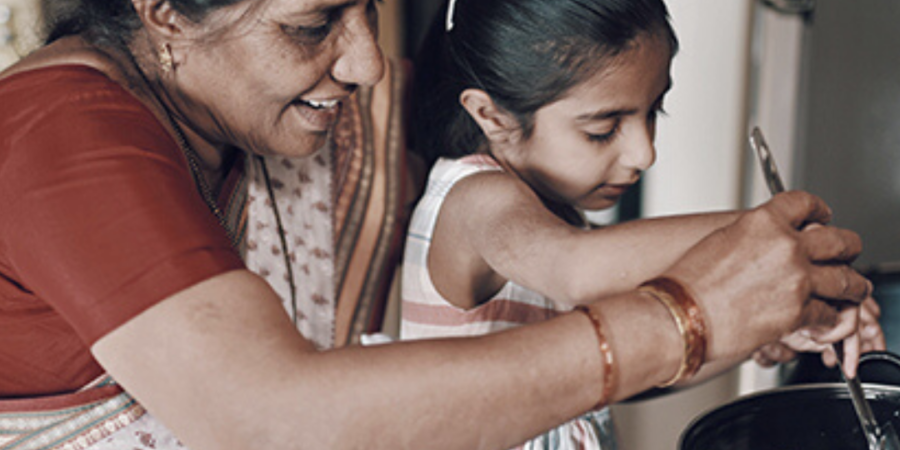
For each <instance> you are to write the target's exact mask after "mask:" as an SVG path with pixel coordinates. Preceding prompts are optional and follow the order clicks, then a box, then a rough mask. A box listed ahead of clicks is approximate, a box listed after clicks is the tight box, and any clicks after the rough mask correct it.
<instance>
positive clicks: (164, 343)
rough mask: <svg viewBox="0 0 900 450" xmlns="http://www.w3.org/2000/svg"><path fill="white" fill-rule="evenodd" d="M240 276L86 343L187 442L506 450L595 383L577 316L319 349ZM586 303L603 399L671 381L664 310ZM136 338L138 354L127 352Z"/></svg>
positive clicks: (675, 357) (627, 302)
mask: <svg viewBox="0 0 900 450" xmlns="http://www.w3.org/2000/svg"><path fill="white" fill-rule="evenodd" d="M247 277H250V275H247V274H242V273H237V274H231V275H224V276H221V277H219V279H214V280H211V281H208V282H206V283H203V284H201V285H199V286H197V287H194V288H191V289H189V290H188V292H187V294H188V297H183V298H171V299H169V300H166V301H165V302H164V303H163V304H160V305H158V306H157V307H154V308H153V309H151V310H149V311H147V312H145V313H144V314H142V315H141V316H139V317H138V318H136V319H134V320H132V321H131V322H129V323H128V324H126V325H124V326H123V327H121V328H120V329H118V330H116V331H114V332H113V333H112V334H110V335H108V336H107V337H105V338H104V339H103V340H101V341H100V342H99V343H98V344H97V345H95V347H94V351H95V353H96V354H97V356H98V359H99V360H100V361H101V363H103V364H104V366H106V367H107V368H108V369H109V370H110V372H111V374H112V375H113V376H114V377H115V378H117V379H118V380H119V381H120V382H121V383H122V384H123V386H125V388H126V389H127V390H129V391H130V392H131V393H132V394H133V395H134V396H135V397H136V398H138V400H139V401H141V402H142V403H144V404H145V406H147V407H148V409H149V410H150V411H151V412H153V413H154V414H156V415H157V416H158V417H159V418H160V420H162V421H163V422H164V423H165V424H166V425H168V426H170V427H171V428H172V429H173V430H174V431H175V433H176V434H177V435H178V436H179V437H180V438H182V439H183V440H184V441H185V442H186V444H187V445H188V446H189V447H190V448H193V449H194V450H205V449H217V450H218V449H228V448H247V447H246V446H247V445H251V444H254V445H257V444H259V443H260V442H262V443H264V444H265V446H267V447H272V448H285V449H287V448H328V449H341V448H361V447H365V448H389V449H398V448H423V446H424V447H427V448H431V449H441V448H448V449H449V448H472V449H475V448H485V449H499V448H509V447H512V446H514V445H515V444H518V443H520V442H522V441H525V440H526V439H528V438H530V437H533V436H535V435H537V434H539V433H540V432H542V431H545V430H547V429H550V428H552V427H554V426H557V425H559V424H561V423H563V422H564V421H566V420H567V419H570V418H572V417H575V416H577V415H578V414H580V413H582V412H584V411H586V410H588V409H589V408H591V407H592V406H594V405H595V404H596V402H597V401H598V400H599V398H600V395H601V393H602V392H603V376H602V373H603V368H604V366H603V362H602V359H601V356H600V352H599V350H598V342H597V338H596V336H595V334H594V331H593V328H592V325H591V323H590V321H589V320H588V319H587V318H586V317H585V316H584V315H583V314H579V313H572V314H567V315H565V316H564V317H561V318H558V319H555V320H551V321H548V322H545V323H541V324H537V325H533V326H527V327H522V328H519V329H515V330H511V331H509V332H504V333H498V334H494V335H489V336H484V337H478V338H469V339H452V340H451V339H448V340H439V341H421V342H408V343H400V344H391V345H385V346H381V347H373V348H360V347H351V348H345V349H341V350H335V351H326V352H316V351H314V350H312V349H311V347H310V346H309V344H308V342H307V341H305V340H303V339H302V338H301V337H300V336H299V335H298V334H297V333H296V332H295V331H294V330H293V328H292V326H291V324H290V323H289V321H287V320H286V319H285V318H284V317H283V316H284V312H283V310H281V306H280V305H279V304H278V303H277V302H275V301H273V299H271V298H269V299H264V300H263V299H259V297H256V298H257V299H256V300H251V301H248V300H246V299H247V298H254V297H247V296H245V295H241V294H249V293H251V292H252V291H255V290H256V288H253V287H252V286H251V287H250V288H248V287H247V286H246V283H247V282H248V280H247V279H246V278H247ZM235 283H236V284H235ZM260 283H261V281H260ZM250 284H253V282H252V281H251V282H250ZM257 287H260V286H257ZM228 293H233V294H234V295H229V294H228ZM198 294H205V295H206V297H195V296H196V295H198ZM204 298H211V299H216V300H214V301H213V300H204ZM596 308H597V311H598V312H599V314H600V316H601V317H603V322H604V323H603V325H604V327H605V328H606V332H607V336H608V339H609V342H610V345H611V346H612V349H613V352H614V354H615V355H616V360H617V363H616V365H615V368H616V371H617V372H616V375H617V379H618V382H617V387H616V389H615V390H614V391H613V394H614V397H613V398H612V399H611V400H617V399H622V398H625V397H628V396H631V395H633V394H634V393H637V392H640V391H642V390H644V389H647V388H649V387H652V386H654V385H655V384H658V383H659V382H661V381H663V380H665V379H667V378H668V377H671V375H672V373H674V372H675V370H676V369H677V367H678V364H679V358H680V353H679V348H680V341H679V336H678V333H677V331H676V330H675V327H674V325H673V324H672V323H671V319H670V318H669V317H668V316H667V314H668V313H667V312H666V310H665V309H664V308H663V307H661V306H659V305H658V304H656V303H654V302H653V301H652V300H646V299H643V298H642V297H641V296H638V295H631V296H628V295H625V296H620V297H613V298H610V299H607V300H604V301H603V303H602V304H600V305H597V306H596ZM612 317H615V318H616V319H615V320H611V318H612ZM166 328H168V329H169V330H170V331H169V333H161V331H160V330H164V329H166ZM148 341H152V344H147V342H148ZM140 345H143V346H144V347H145V348H146V351H144V352H142V353H141V354H140V355H136V354H135V352H134V351H133V349H134V348H136V347H138V346H140Z"/></svg>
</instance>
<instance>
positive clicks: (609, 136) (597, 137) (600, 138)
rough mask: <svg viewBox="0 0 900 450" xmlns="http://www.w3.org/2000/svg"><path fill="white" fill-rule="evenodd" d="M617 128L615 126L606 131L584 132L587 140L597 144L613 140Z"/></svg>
mask: <svg viewBox="0 0 900 450" xmlns="http://www.w3.org/2000/svg"><path fill="white" fill-rule="evenodd" d="M618 129H619V127H616V128H613V129H612V131H610V132H608V133H602V134H596V133H585V134H586V135H587V138H588V140H589V141H591V142H594V143H597V144H605V143H607V142H609V141H611V140H613V138H614V137H616V131H617V130H618Z"/></svg>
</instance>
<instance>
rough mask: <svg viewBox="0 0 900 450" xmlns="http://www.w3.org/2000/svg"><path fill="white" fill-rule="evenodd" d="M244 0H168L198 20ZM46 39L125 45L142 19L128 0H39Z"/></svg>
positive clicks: (185, 14)
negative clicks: (74, 38)
mask: <svg viewBox="0 0 900 450" xmlns="http://www.w3.org/2000/svg"><path fill="white" fill-rule="evenodd" d="M242 1H245V0H168V2H169V4H171V5H172V8H174V9H175V10H176V11H178V12H179V13H180V14H182V15H183V16H185V17H187V18H188V19H191V20H193V21H195V22H200V21H202V20H203V18H205V17H206V15H207V14H209V13H210V12H211V11H213V10H215V9H217V8H221V7H224V6H229V5H233V4H236V3H240V2H242ZM41 9H42V13H43V16H44V17H43V19H44V24H45V26H46V27H47V28H46V31H45V35H46V38H45V42H46V43H48V44H49V43H51V42H53V41H55V40H57V39H60V38H62V37H65V36H71V35H81V36H83V37H84V38H85V39H87V40H88V41H89V42H91V43H93V44H96V45H101V46H111V47H115V48H125V47H126V46H127V45H128V44H129V43H130V42H131V38H132V36H133V34H134V32H135V31H136V30H138V29H140V28H141V26H142V25H141V20H140V18H139V17H138V15H137V12H136V11H135V10H134V7H133V6H132V4H131V0H42V1H41Z"/></svg>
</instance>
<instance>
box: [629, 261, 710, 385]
mask: <svg viewBox="0 0 900 450" xmlns="http://www.w3.org/2000/svg"><path fill="white" fill-rule="evenodd" d="M639 290H640V291H641V292H646V293H647V294H649V295H650V296H652V297H653V298H655V299H656V300H658V301H659V302H660V303H662V304H663V305H664V306H665V307H666V309H668V310H669V313H670V314H672V318H673V319H675V325H676V326H677V327H678V331H679V333H680V334H681V338H682V341H683V343H684V356H683V357H682V360H681V367H679V368H678V372H676V373H675V376H673V377H672V378H671V379H669V380H668V381H666V382H664V383H662V384H660V385H659V387H669V386H672V385H673V384H675V383H678V382H679V381H682V380H686V379H688V378H690V377H692V376H694V375H696V374H697V372H698V371H699V370H700V367H701V366H702V365H703V363H704V361H706V347H707V334H708V329H707V327H706V322H705V321H704V319H703V312H702V311H701V310H700V307H699V306H698V305H697V301H696V300H695V299H694V296H693V295H691V293H690V291H688V289H687V287H685V286H684V285H683V284H682V283H681V282H679V281H678V280H676V279H674V278H670V277H659V278H654V279H652V280H650V281H647V282H646V283H644V284H642V285H641V287H640V289H639Z"/></svg>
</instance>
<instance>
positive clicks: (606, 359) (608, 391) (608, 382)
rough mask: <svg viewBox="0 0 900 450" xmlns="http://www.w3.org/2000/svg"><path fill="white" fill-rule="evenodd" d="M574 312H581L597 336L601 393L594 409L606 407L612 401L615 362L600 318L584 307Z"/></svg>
mask: <svg viewBox="0 0 900 450" xmlns="http://www.w3.org/2000/svg"><path fill="white" fill-rule="evenodd" d="M575 311H578V312H582V313H584V315H585V316H586V317H587V318H588V320H590V321H591V325H593V326H594V333H595V334H596V335H597V343H598V348H599V349H600V358H601V359H602V360H603V392H602V393H601V394H600V400H599V401H598V402H597V406H595V409H600V408H603V407H604V406H606V405H607V404H608V403H609V401H610V400H611V399H612V395H613V391H614V390H615V387H616V370H615V364H616V360H615V358H614V357H613V352H612V347H610V345H609V341H607V340H606V335H605V334H604V333H603V325H602V322H601V321H600V317H599V316H598V315H597V314H596V313H595V312H594V311H593V310H591V309H590V308H588V307H587V306H585V305H578V306H576V307H575Z"/></svg>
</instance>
